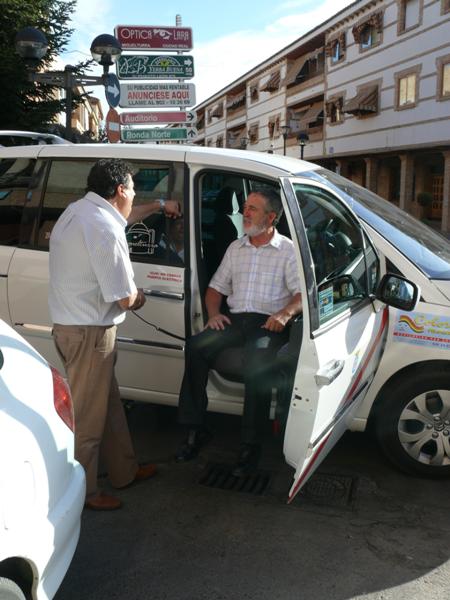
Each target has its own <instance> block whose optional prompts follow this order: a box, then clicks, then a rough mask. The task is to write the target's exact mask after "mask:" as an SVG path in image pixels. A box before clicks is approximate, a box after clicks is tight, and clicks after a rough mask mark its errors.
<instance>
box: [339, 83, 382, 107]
mask: <svg viewBox="0 0 450 600" xmlns="http://www.w3.org/2000/svg"><path fill="white" fill-rule="evenodd" d="M342 110H343V111H344V112H346V113H350V114H359V113H372V112H377V110H378V86H377V85H371V86H369V87H366V88H364V89H362V90H360V91H359V92H358V93H357V94H356V96H353V98H350V100H348V101H347V102H346V103H345V104H344V107H343V109H342Z"/></svg>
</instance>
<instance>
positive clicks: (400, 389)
mask: <svg viewBox="0 0 450 600" xmlns="http://www.w3.org/2000/svg"><path fill="white" fill-rule="evenodd" d="M375 432H376V436H377V438H378V441H379V443H380V445H381V448H382V449H383V451H384V453H385V454H386V456H387V457H388V458H389V460H390V461H391V462H393V463H394V464H395V465H397V466H398V467H399V468H400V469H402V470H403V471H406V472H408V473H410V474H413V475H419V476H420V477H429V478H444V477H450V373H449V371H448V370H447V371H445V370H444V369H438V368H433V367H431V368H429V369H427V371H419V372H418V373H413V374H405V376H404V377H403V378H402V379H401V380H400V379H397V380H396V381H395V382H393V384H391V385H390V386H388V388H387V389H386V390H385V392H383V397H382V399H381V402H380V403H379V404H378V406H377V412H376V420H375Z"/></svg>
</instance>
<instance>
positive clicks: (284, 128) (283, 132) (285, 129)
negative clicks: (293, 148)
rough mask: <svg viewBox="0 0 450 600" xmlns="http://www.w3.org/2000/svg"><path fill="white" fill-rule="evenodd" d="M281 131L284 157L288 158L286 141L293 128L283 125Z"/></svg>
mask: <svg viewBox="0 0 450 600" xmlns="http://www.w3.org/2000/svg"><path fill="white" fill-rule="evenodd" d="M280 129H281V135H282V136H283V154H284V156H286V140H287V136H288V135H289V132H290V130H291V128H290V126H289V125H282V126H281V127H280Z"/></svg>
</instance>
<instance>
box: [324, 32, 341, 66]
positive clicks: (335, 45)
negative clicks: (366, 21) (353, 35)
mask: <svg viewBox="0 0 450 600" xmlns="http://www.w3.org/2000/svg"><path fill="white" fill-rule="evenodd" d="M325 55H326V56H329V57H330V59H331V63H332V64H334V63H337V62H339V61H340V60H342V59H343V58H344V57H345V32H344V31H343V32H342V33H341V34H340V35H339V36H338V37H337V38H334V39H331V40H329V41H328V43H327V44H326V46H325Z"/></svg>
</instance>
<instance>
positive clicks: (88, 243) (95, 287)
mask: <svg viewBox="0 0 450 600" xmlns="http://www.w3.org/2000/svg"><path fill="white" fill-rule="evenodd" d="M126 224H127V223H126V220H125V219H124V217H123V216H122V215H121V214H120V213H119V212H118V211H117V210H116V209H115V208H114V207H113V206H112V205H111V204H110V203H109V202H107V201H106V200H104V198H102V197H101V196H99V195H98V194H95V193H94V192H88V193H87V194H86V196H85V197H84V198H82V199H81V200H78V201H77V202H74V203H73V204H70V205H69V206H68V207H67V208H66V210H65V211H64V212H63V213H62V215H61V216H60V217H59V219H58V221H57V222H56V225H55V226H54V228H53V231H52V233H51V236H50V263H49V264H50V285H49V308H50V316H51V318H52V321H53V323H58V324H60V325H113V324H118V323H121V322H122V321H123V320H124V319H125V311H123V310H122V309H121V308H120V306H119V304H118V303H117V300H120V299H122V298H126V297H127V296H130V295H131V294H133V293H134V292H136V285H135V283H134V273H133V268H132V266H131V261H130V256H129V252H128V245H127V240H126V237H125V226H126Z"/></svg>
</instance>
